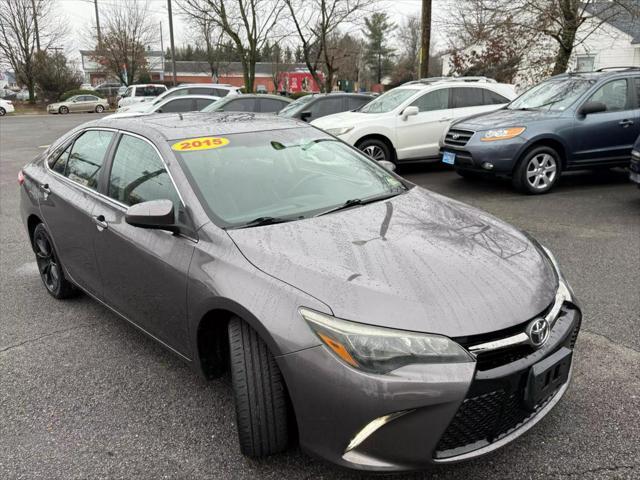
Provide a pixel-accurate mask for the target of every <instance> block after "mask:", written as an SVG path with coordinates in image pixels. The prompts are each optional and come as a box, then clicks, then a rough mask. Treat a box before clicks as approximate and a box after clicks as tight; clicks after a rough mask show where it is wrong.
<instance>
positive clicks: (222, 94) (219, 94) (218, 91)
mask: <svg viewBox="0 0 640 480" xmlns="http://www.w3.org/2000/svg"><path fill="white" fill-rule="evenodd" d="M213 90H214V92H215V93H214V95H215V96H216V97H226V96H227V94H228V93H229V90H226V89H224V88H214V89H213Z"/></svg>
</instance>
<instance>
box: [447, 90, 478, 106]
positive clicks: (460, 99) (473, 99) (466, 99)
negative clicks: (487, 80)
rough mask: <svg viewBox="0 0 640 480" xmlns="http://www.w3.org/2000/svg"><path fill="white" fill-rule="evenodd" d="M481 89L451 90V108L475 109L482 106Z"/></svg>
mask: <svg viewBox="0 0 640 480" xmlns="http://www.w3.org/2000/svg"><path fill="white" fill-rule="evenodd" d="M482 90H483V89H482V88H473V87H459V88H452V89H451V100H452V106H451V108H465V107H477V106H479V105H484V99H483V96H482Z"/></svg>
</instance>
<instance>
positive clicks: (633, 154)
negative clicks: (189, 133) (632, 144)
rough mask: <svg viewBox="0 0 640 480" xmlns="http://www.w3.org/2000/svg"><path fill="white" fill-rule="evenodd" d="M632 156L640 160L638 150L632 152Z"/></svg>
mask: <svg viewBox="0 0 640 480" xmlns="http://www.w3.org/2000/svg"><path fill="white" fill-rule="evenodd" d="M631 156H632V157H635V158H637V159H639V160H640V152H639V151H638V150H631Z"/></svg>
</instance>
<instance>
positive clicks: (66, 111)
mask: <svg viewBox="0 0 640 480" xmlns="http://www.w3.org/2000/svg"><path fill="white" fill-rule="evenodd" d="M58 112H59V113H61V114H62V115H65V114H67V113H69V109H68V108H67V107H64V106H63V107H60V108H59V109H58Z"/></svg>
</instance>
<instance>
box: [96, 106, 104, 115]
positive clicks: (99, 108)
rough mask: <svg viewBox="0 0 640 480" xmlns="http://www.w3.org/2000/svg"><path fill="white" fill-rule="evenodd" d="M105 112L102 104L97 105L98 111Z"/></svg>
mask: <svg viewBox="0 0 640 480" xmlns="http://www.w3.org/2000/svg"><path fill="white" fill-rule="evenodd" d="M102 112H104V107H103V106H102V105H96V113H102Z"/></svg>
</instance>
